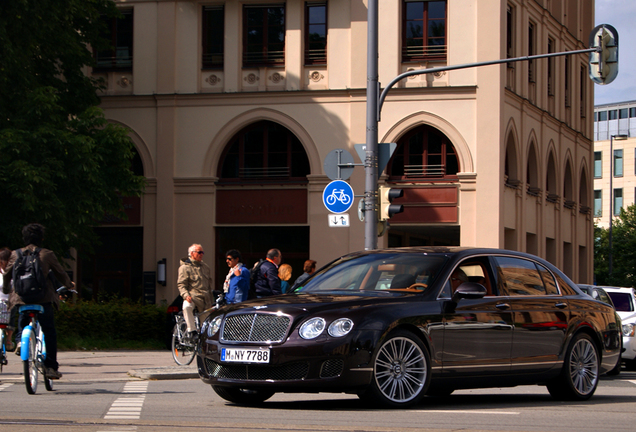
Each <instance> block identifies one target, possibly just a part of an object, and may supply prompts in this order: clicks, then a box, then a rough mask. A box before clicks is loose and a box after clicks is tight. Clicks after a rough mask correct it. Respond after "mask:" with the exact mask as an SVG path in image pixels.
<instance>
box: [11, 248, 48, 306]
mask: <svg viewBox="0 0 636 432" xmlns="http://www.w3.org/2000/svg"><path fill="white" fill-rule="evenodd" d="M16 253H17V254H18V258H17V259H16V261H15V263H14V264H13V274H12V279H13V290H14V291H15V293H16V294H17V295H18V296H19V297H20V298H21V299H22V301H23V302H24V303H26V304H32V303H39V302H41V301H43V300H44V296H45V293H46V277H45V276H44V272H43V271H42V263H41V262H40V248H37V249H36V250H35V251H33V252H30V251H29V250H28V249H27V250H26V251H25V252H24V253H23V252H22V249H17V250H16Z"/></svg>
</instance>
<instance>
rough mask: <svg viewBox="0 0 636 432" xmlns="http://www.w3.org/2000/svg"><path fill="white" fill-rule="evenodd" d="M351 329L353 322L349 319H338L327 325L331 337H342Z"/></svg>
mask: <svg viewBox="0 0 636 432" xmlns="http://www.w3.org/2000/svg"><path fill="white" fill-rule="evenodd" d="M352 329H353V321H351V320H350V319H349V318H338V319H337V320H335V321H334V322H332V323H331V324H330V325H329V330H328V331H329V334H330V335H331V336H333V337H342V336H344V335H346V334H348V333H349V332H350V331H351V330H352Z"/></svg>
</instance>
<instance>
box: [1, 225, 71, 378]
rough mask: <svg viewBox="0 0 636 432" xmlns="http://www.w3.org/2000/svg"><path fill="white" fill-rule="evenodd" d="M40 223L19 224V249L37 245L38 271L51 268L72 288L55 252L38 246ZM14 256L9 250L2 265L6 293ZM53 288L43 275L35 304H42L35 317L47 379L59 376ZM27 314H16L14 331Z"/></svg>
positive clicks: (41, 233)
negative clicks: (42, 339)
mask: <svg viewBox="0 0 636 432" xmlns="http://www.w3.org/2000/svg"><path fill="white" fill-rule="evenodd" d="M44 231H45V228H44V226H42V225H40V224H37V223H32V224H29V225H26V226H25V227H24V228H22V239H23V240H24V244H25V245H26V246H25V247H23V248H22V253H23V254H27V253H29V254H30V253H34V252H35V251H36V250H37V249H39V255H40V262H41V263H42V271H43V273H44V274H45V275H48V274H49V271H52V272H53V274H54V275H55V277H56V278H57V279H58V280H59V281H60V282H61V283H62V285H64V286H65V287H66V288H68V289H73V288H74V287H75V283H73V282H72V281H71V279H70V278H69V277H68V274H67V273H66V272H65V271H64V269H63V268H62V265H61V264H60V262H59V261H58V260H57V257H56V256H55V254H54V253H53V252H52V251H50V250H49V249H43V248H42V242H43V241H44ZM17 258H18V254H17V253H16V251H13V252H12V253H11V258H10V259H9V263H8V264H7V267H6V269H5V273H4V275H3V277H4V285H3V287H2V290H3V292H4V293H5V294H9V293H10V292H11V290H12V285H11V279H12V277H13V265H14V264H15V262H16V260H17ZM56 288H57V287H54V286H53V283H52V282H51V280H50V278H46V289H45V293H44V297H43V299H42V300H41V301H39V302H37V304H40V305H42V307H43V308H44V311H43V312H42V313H40V315H39V317H38V320H39V322H40V325H41V327H42V331H43V332H44V335H45V336H46V337H45V343H46V359H45V360H44V367H45V368H46V376H47V377H48V378H50V379H60V378H61V377H62V374H61V373H60V372H59V371H58V370H57V369H58V367H59V365H58V363H57V333H56V331H55V323H54V321H53V314H54V309H53V308H55V309H57V307H58V304H59V298H58V295H57V292H56ZM14 299H15V304H17V305H23V304H25V303H24V301H23V300H22V299H21V298H20V297H19V296H18V295H16V294H15V293H14V294H13V295H12V296H11V300H14ZM29 321H30V317H29V316H28V315H27V314H20V319H19V320H18V333H21V332H22V329H23V328H24V327H25V326H27V325H29Z"/></svg>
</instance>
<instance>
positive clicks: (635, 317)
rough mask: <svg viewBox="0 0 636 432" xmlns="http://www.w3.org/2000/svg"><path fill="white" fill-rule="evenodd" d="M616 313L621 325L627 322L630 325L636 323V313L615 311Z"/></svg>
mask: <svg viewBox="0 0 636 432" xmlns="http://www.w3.org/2000/svg"><path fill="white" fill-rule="evenodd" d="M616 313H618V316H620V317H621V321H622V322H623V324H625V323H627V322H629V323H632V322H634V321H636V312H621V311H617V312H616Z"/></svg>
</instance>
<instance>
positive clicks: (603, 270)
mask: <svg viewBox="0 0 636 432" xmlns="http://www.w3.org/2000/svg"><path fill="white" fill-rule="evenodd" d="M594 239H595V244H594V276H595V278H596V282H597V283H598V284H599V285H611V286H627V287H636V204H632V205H631V206H629V207H627V208H626V209H625V208H622V209H621V212H620V215H619V216H618V217H616V218H614V219H613V221H612V274H611V275H610V274H609V230H608V229H605V228H599V227H596V226H595V227H594Z"/></svg>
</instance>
